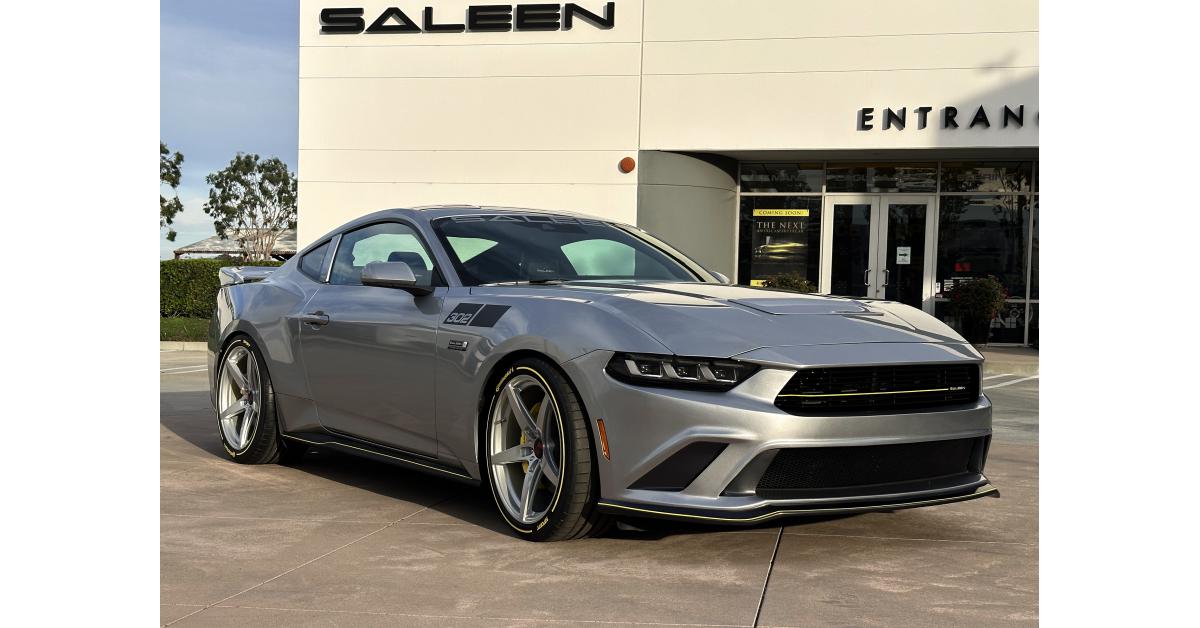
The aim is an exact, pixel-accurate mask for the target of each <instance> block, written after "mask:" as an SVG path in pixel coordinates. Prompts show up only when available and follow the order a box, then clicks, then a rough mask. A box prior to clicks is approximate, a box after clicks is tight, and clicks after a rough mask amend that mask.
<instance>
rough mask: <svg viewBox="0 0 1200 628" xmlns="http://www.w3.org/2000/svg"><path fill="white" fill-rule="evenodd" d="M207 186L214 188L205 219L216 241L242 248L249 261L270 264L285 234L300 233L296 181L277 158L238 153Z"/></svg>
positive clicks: (212, 177)
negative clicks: (296, 230) (209, 220)
mask: <svg viewBox="0 0 1200 628" xmlns="http://www.w3.org/2000/svg"><path fill="white" fill-rule="evenodd" d="M204 180H205V181H206V182H207V183H208V184H209V185H211V186H212V189H210V190H209V191H208V202H207V203H205V204H204V213H206V214H208V215H209V216H212V218H213V227H215V228H216V230H217V235H219V236H221V237H222V238H228V237H233V238H236V239H237V240H238V242H240V243H241V245H242V253H243V254H244V255H245V256H246V258H247V259H250V260H266V259H270V258H271V252H272V251H273V250H274V249H275V241H276V240H278V239H279V235H280V233H282V232H283V230H285V229H293V228H295V227H296V175H294V174H292V173H291V172H290V171H289V170H288V167H287V164H285V163H283V161H281V160H280V159H279V158H278V157H272V158H270V159H265V160H261V161H260V160H259V157H258V155H255V154H245V153H238V154H237V155H236V156H235V157H234V158H233V160H231V161H230V162H229V165H228V166H226V167H225V168H224V169H223V170H220V171H217V172H214V173H212V174H210V175H208V176H207V177H205V178H204Z"/></svg>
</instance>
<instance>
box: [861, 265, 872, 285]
mask: <svg viewBox="0 0 1200 628" xmlns="http://www.w3.org/2000/svg"><path fill="white" fill-rule="evenodd" d="M870 275H871V269H870V268H868V269H866V270H864V271H863V285H864V286H869V285H871V280H870V279H868V277H870Z"/></svg>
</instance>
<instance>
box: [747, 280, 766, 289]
mask: <svg viewBox="0 0 1200 628" xmlns="http://www.w3.org/2000/svg"><path fill="white" fill-rule="evenodd" d="M763 281H764V280H762V279H751V280H750V287H752V288H761V287H763Z"/></svg>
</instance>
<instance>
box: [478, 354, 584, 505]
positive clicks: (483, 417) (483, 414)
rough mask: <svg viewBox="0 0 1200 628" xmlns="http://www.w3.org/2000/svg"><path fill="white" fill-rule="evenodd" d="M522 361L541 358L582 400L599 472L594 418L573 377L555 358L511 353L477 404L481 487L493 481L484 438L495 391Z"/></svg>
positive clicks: (494, 368)
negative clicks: (484, 454) (510, 371)
mask: <svg viewBox="0 0 1200 628" xmlns="http://www.w3.org/2000/svg"><path fill="white" fill-rule="evenodd" d="M523 358H538V359H540V360H542V361H544V362H546V363H547V364H549V365H550V366H551V367H553V368H554V369H555V370H556V371H557V372H558V374H559V375H560V376H562V378H563V380H564V381H566V382H567V385H568V386H570V387H571V392H573V393H575V397H576V399H578V400H579V407H580V408H581V409H582V410H583V416H584V418H585V419H586V420H585V421H584V424H586V425H587V431H588V439H589V445H590V446H589V447H588V450H589V451H590V452H591V456H592V467H593V468H596V465H597V464H598V462H599V461H598V459H597V456H596V433H595V428H594V427H592V415H591V413H590V412H589V411H588V407H587V403H586V402H585V401H584V399H585V398H584V396H583V395H581V394H580V393H579V387H578V386H576V385H575V382H574V381H573V380H572V379H571V376H570V375H568V374H567V372H566V371H565V370H563V368H562V367H561V366H559V365H558V362H556V361H555V360H554V358H552V357H550V356H549V355H546V354H545V353H542V352H540V351H536V350H534V349H517V350H515V351H513V352H511V353H508V354H505V355H504V357H502V358H500V359H499V360H497V361H496V364H495V365H494V366H492V368H491V370H490V371H489V372H488V374H487V377H486V378H484V383H483V388H482V389H481V390H480V391H479V399H478V400H477V403H476V416H475V460H476V462H477V463H478V464H479V481H480V482H481V483H484V482H491V481H492V480H491V474H489V473H488V470H487V461H486V460H484V459H483V452H484V447H483V438H484V435H485V432H486V430H485V426H486V422H487V417H488V409H489V406H490V405H491V401H492V395H493V394H494V393H493V390H494V389H495V387H496V384H497V383H499V382H500V380H501V379H502V378H503V377H504V376H505V375H507V374H508V370H509V369H510V368H512V365H513V364H516V363H517V362H518V361H519V360H521V359H523ZM600 475H601V474H599V473H597V474H596V482H597V491H599V483H600V481H601V479H600Z"/></svg>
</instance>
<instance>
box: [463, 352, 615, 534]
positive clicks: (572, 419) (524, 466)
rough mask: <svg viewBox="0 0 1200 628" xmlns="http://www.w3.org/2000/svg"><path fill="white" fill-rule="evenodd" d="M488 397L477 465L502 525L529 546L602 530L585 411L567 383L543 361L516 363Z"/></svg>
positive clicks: (603, 521)
mask: <svg viewBox="0 0 1200 628" xmlns="http://www.w3.org/2000/svg"><path fill="white" fill-rule="evenodd" d="M489 394H490V395H491V398H490V400H489V402H488V409H487V414H486V415H484V417H483V420H484V429H483V430H481V432H482V437H483V443H482V446H481V447H480V452H481V453H482V458H481V460H480V465H481V466H480V468H481V469H483V470H484V473H485V474H486V477H487V479H488V486H489V487H490V488H491V492H492V498H493V499H494V500H495V502H496V508H497V509H498V510H499V511H500V516H501V517H502V518H503V519H504V521H505V522H506V523H508V525H509V526H510V527H512V529H513V530H515V531H516V532H517V534H518V536H520V537H521V538H524V539H528V540H531V541H561V540H567V539H576V538H582V537H585V536H589V535H593V534H601V533H603V531H605V530H607V529H608V527H609V524H610V519H609V517H607V516H605V515H602V514H601V513H599V512H597V511H596V508H595V505H596V499H597V497H598V496H599V493H600V480H599V476H598V474H597V472H596V459H595V453H594V448H593V446H592V440H591V436H590V434H589V430H588V419H587V414H586V413H585V411H584V408H583V404H582V403H580V401H579V396H578V395H576V394H575V390H574V389H573V388H572V387H571V384H570V382H569V381H568V380H567V378H566V377H565V376H564V375H563V374H562V373H561V372H559V370H558V369H557V368H556V367H555V366H554V365H553V364H551V363H550V362H547V361H546V360H543V359H540V358H523V359H520V360H517V361H516V362H514V363H513V364H512V365H511V366H510V367H509V368H508V369H507V370H506V371H505V372H504V374H503V375H502V376H501V377H500V378H499V380H498V381H496V383H495V384H493V385H492V386H491V387H490V390H489ZM514 403H519V404H520V405H521V408H523V409H524V410H525V413H524V414H522V413H521V411H520V409H517V408H516V407H515V406H514V405H513V404H514ZM529 424H532V426H533V428H534V429H530V428H529V427H528V426H529ZM535 465H536V469H535ZM555 477H557V479H558V482H557V484H555V483H554V478H555ZM531 480H532V481H533V484H532V485H531V486H532V487H533V488H532V490H530V491H529V492H528V498H526V494H527V493H526V486H527V485H528V482H529V481H531Z"/></svg>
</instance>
